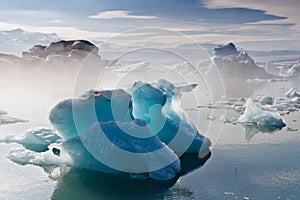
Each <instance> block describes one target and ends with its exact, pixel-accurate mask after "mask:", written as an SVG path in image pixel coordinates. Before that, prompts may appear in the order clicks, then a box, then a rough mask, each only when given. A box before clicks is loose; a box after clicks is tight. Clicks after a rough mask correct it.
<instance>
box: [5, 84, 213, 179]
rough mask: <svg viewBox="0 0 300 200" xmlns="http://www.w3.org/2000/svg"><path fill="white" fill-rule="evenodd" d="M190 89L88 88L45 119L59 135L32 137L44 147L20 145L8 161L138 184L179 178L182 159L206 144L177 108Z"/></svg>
mask: <svg viewBox="0 0 300 200" xmlns="http://www.w3.org/2000/svg"><path fill="white" fill-rule="evenodd" d="M195 87H196V85H188V86H183V87H175V86H174V85H173V84H172V83H170V82H168V81H166V80H160V81H158V82H157V83H153V84H149V83H143V82H136V83H134V84H133V86H132V87H131V88H129V89H128V91H125V90H123V89H115V90H104V91H97V90H94V89H92V90H88V91H86V92H84V93H83V94H82V95H80V96H79V97H78V98H70V99H64V100H62V101H60V102H58V103H57V104H56V105H55V106H54V107H53V108H52V110H51V111H50V114H49V120H50V122H51V124H52V125H53V126H54V128H55V129H56V130H57V131H58V132H57V135H59V136H57V138H55V140H51V141H50V140H46V138H51V137H50V135H51V134H52V136H53V135H54V134H53V132H51V131H49V137H47V134H46V135H45V134H44V135H42V137H40V138H35V139H36V143H37V144H38V145H40V146H39V147H43V148H41V149H38V150H37V149H35V148H32V147H30V145H23V146H24V147H25V148H26V149H14V150H12V151H11V153H10V154H9V156H8V158H9V159H11V160H12V161H14V162H17V163H19V164H23V165H24V164H33V165H38V166H41V167H43V168H47V169H49V167H62V166H67V167H71V168H77V169H87V170H92V171H97V172H104V173H112V174H128V175H129V176H131V177H133V178H137V179H154V180H171V179H174V178H175V177H176V176H178V175H180V171H181V167H182V163H181V161H180V156H181V155H182V154H184V153H197V154H200V153H202V154H203V152H206V153H208V152H209V151H207V150H208V148H209V147H210V145H211V142H210V140H209V139H208V138H206V137H204V136H203V135H201V134H200V133H199V132H198V131H197V128H196V127H195V126H194V125H193V124H192V123H191V122H190V121H189V120H188V118H187V117H186V115H185V113H184V112H183V110H182V109H181V108H180V106H179V105H180V98H181V95H182V92H189V91H192V90H193V89H194V88H195ZM45 133H46V132H45ZM55 134H56V133H55ZM31 135H32V134H31ZM33 135H34V136H39V135H38V134H33ZM60 137H61V138H62V139H60ZM27 138H28V137H27ZM52 138H54V136H53V137H52ZM25 139H26V137H25ZM38 139H40V140H38ZM43 139H44V140H43ZM15 141H16V140H15ZM11 142H13V140H11ZM16 142H18V141H16ZM18 143H20V144H22V143H21V142H18ZM41 145H42V146H41ZM43 145H44V146H43Z"/></svg>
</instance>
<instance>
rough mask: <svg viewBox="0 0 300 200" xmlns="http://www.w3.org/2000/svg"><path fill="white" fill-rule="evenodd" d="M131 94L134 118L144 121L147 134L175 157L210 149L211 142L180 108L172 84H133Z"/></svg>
mask: <svg viewBox="0 0 300 200" xmlns="http://www.w3.org/2000/svg"><path fill="white" fill-rule="evenodd" d="M184 90H186V89H184ZM130 92H131V94H132V101H133V116H134V117H135V118H140V119H143V120H145V121H146V122H147V125H148V126H149V128H150V130H151V131H152V132H153V133H154V134H156V135H157V136H158V138H159V139H160V140H161V141H163V142H164V143H166V144H167V145H168V146H169V147H170V148H171V149H172V150H174V151H175V152H176V153H184V152H187V153H198V152H200V151H202V150H203V149H207V148H209V146H210V145H211V142H210V140H209V139H208V138H206V137H204V136H202V135H201V134H200V133H199V132H198V131H197V129H196V128H195V127H194V126H193V125H192V124H191V123H190V122H189V121H188V120H187V118H186V116H185V114H184V112H183V110H182V109H181V108H180V97H181V91H180V89H178V88H176V87H175V86H174V85H173V84H171V83H170V82H168V81H166V80H160V81H158V82H157V83H156V84H154V85H150V84H147V83H142V82H136V83H135V84H134V85H133V86H132V88H131V89H130Z"/></svg>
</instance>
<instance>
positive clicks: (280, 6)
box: [0, 0, 300, 50]
mask: <svg viewBox="0 0 300 200" xmlns="http://www.w3.org/2000/svg"><path fill="white" fill-rule="evenodd" d="M299 7H300V1H299V0H284V1H283V0H151V1H143V0H122V1H119V0H72V1H70V0H27V1H24V0H0V30H11V29H15V28H22V29H24V30H26V31H32V32H43V33H53V32H55V33H57V34H58V35H59V36H60V37H62V38H66V39H79V38H80V39H97V40H104V41H109V42H110V43H122V44H124V45H134V44H137V43H141V42H142V43H147V44H149V43H152V44H162V45H170V46H176V45H179V44H184V43H227V42H235V43H238V44H241V45H242V46H245V47H247V48H250V49H256V50H259V49H261V50H276V49H287V50H294V49H297V50H300V12H299V11H298V8H299Z"/></svg>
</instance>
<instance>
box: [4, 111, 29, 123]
mask: <svg viewBox="0 0 300 200" xmlns="http://www.w3.org/2000/svg"><path fill="white" fill-rule="evenodd" d="M19 122H27V120H24V119H19V118H16V117H10V116H8V115H7V112H5V111H1V114H0V125H3V124H14V123H19Z"/></svg>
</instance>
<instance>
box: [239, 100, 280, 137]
mask: <svg viewBox="0 0 300 200" xmlns="http://www.w3.org/2000/svg"><path fill="white" fill-rule="evenodd" d="M245 107H246V109H245V112H244V114H243V115H241V116H240V117H239V118H238V120H237V122H238V123H240V124H241V125H242V126H244V128H245V134H246V140H247V141H249V140H250V139H251V138H252V137H253V136H254V135H255V134H256V133H258V132H268V133H272V132H273V131H276V130H281V129H282V128H283V127H285V126H286V125H285V123H284V121H283V119H281V117H280V116H279V115H278V114H277V113H271V112H268V111H264V110H262V109H261V108H260V107H258V106H256V105H255V103H254V102H253V100H252V99H251V98H249V99H248V100H247V102H246V105H245Z"/></svg>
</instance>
